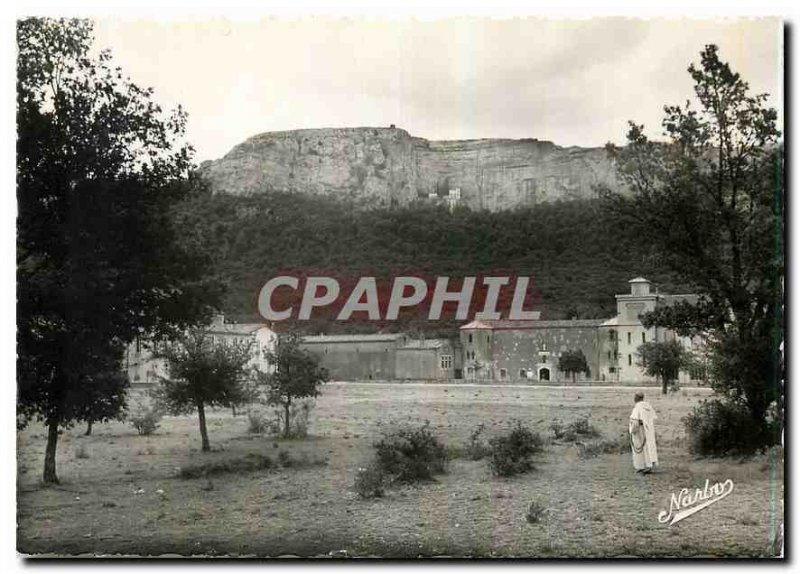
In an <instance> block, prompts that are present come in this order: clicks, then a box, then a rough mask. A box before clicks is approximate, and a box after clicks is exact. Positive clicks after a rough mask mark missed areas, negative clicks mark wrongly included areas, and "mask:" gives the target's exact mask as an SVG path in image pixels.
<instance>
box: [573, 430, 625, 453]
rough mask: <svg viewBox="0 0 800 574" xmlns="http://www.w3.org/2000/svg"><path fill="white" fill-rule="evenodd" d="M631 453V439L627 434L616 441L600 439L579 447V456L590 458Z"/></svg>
mask: <svg viewBox="0 0 800 574" xmlns="http://www.w3.org/2000/svg"><path fill="white" fill-rule="evenodd" d="M630 451H631V439H630V436H629V435H628V433H627V432H624V433H621V434H620V435H619V436H618V437H617V438H616V439H600V440H593V441H590V442H587V443H584V444H583V445H582V446H581V447H580V456H581V457H583V458H592V457H595V456H599V455H601V454H625V453H628V452H630Z"/></svg>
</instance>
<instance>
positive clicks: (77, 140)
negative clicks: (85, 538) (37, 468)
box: [16, 18, 217, 483]
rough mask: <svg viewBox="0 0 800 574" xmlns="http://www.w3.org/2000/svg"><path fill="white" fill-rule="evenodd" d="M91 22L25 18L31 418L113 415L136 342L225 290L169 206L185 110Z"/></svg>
mask: <svg viewBox="0 0 800 574" xmlns="http://www.w3.org/2000/svg"><path fill="white" fill-rule="evenodd" d="M91 46H92V26H91V23H90V22H88V21H86V20H65V19H61V20H54V19H48V18H27V19H23V20H20V21H19V22H18V24H17V47H18V59H17V101H16V113H17V203H18V218H17V353H18V360H17V383H18V413H19V422H20V424H23V425H24V424H26V423H27V422H28V420H30V419H31V418H38V419H39V420H42V421H43V422H44V423H45V425H46V426H47V429H48V431H47V435H48V438H47V447H46V450H45V464H44V481H45V482H46V483H52V482H57V481H58V478H57V475H56V459H55V453H56V445H57V441H58V434H59V432H60V431H59V429H60V428H64V427H68V426H69V425H71V424H73V423H74V422H75V421H86V422H91V421H100V420H105V419H108V418H110V417H113V416H115V415H116V414H117V413H118V412H119V411H120V409H122V408H123V407H124V403H125V392H124V390H125V386H126V385H127V379H126V377H124V376H120V374H119V371H120V365H121V360H122V356H123V352H124V349H125V345H126V344H127V343H128V342H129V341H131V340H132V339H133V338H134V337H136V336H137V335H140V334H168V333H171V332H175V330H176V329H180V328H182V327H183V326H184V325H186V324H188V323H191V322H193V321H194V320H195V319H196V318H197V317H198V316H200V315H203V314H204V313H205V312H206V310H207V307H208V304H210V303H214V294H215V293H216V292H217V291H216V290H215V289H213V288H212V286H211V284H209V283H208V282H207V281H206V280H205V279H204V270H205V268H206V267H207V260H206V258H205V256H203V255H202V254H201V253H200V252H198V251H195V250H192V249H189V248H188V246H187V245H186V243H184V242H183V240H182V238H183V233H181V232H180V230H179V229H177V228H176V226H175V225H173V219H172V218H171V215H170V214H171V212H172V209H173V208H174V206H175V205H176V204H177V202H179V201H181V200H182V199H184V198H186V197H187V196H188V195H189V192H190V190H191V186H190V184H189V180H188V179H187V177H188V172H189V168H190V154H191V149H190V148H189V147H188V146H186V145H184V144H183V143H182V137H183V132H184V125H185V115H184V114H183V112H182V111H181V110H177V111H175V112H174V113H171V114H166V113H163V112H162V110H161V109H160V108H159V107H158V105H157V104H156V103H155V102H154V101H153V99H152V92H151V90H147V89H142V88H140V87H138V86H137V85H135V84H134V83H132V82H131V81H129V80H128V79H126V78H124V77H123V76H122V72H121V70H119V69H118V68H115V67H113V66H112V64H111V60H110V54H109V53H108V52H105V51H104V52H100V53H99V55H96V56H95V55H93V54H92V52H91Z"/></svg>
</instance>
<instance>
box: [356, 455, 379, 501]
mask: <svg viewBox="0 0 800 574" xmlns="http://www.w3.org/2000/svg"><path fill="white" fill-rule="evenodd" d="M384 483H385V477H384V475H383V471H382V470H381V468H380V467H379V466H378V465H377V464H375V463H374V462H372V463H370V464H368V465H367V466H366V467H362V468H359V469H358V471H357V472H356V479H355V482H354V484H353V487H354V488H355V491H356V493H357V494H358V496H359V497H360V498H380V497H382V496H383V492H384V490H383V488H384Z"/></svg>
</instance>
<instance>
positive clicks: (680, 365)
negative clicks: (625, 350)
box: [637, 339, 691, 395]
mask: <svg viewBox="0 0 800 574" xmlns="http://www.w3.org/2000/svg"><path fill="white" fill-rule="evenodd" d="M637 353H638V355H639V358H640V360H641V366H642V368H643V369H644V372H645V373H647V374H648V375H650V376H651V377H656V378H657V379H658V380H660V381H661V392H662V393H663V394H665V395H666V394H667V390H668V389H669V387H670V385H671V384H674V382H675V381H677V380H678V373H679V372H680V370H681V369H684V368H686V367H687V366H688V365H689V364H690V361H691V357H690V355H689V354H688V353H687V352H686V350H685V349H684V348H683V347H682V346H681V344H680V343H679V342H678V341H676V340H674V339H673V340H671V341H659V342H655V341H649V342H647V343H642V344H641V345H639V348H638V349H637Z"/></svg>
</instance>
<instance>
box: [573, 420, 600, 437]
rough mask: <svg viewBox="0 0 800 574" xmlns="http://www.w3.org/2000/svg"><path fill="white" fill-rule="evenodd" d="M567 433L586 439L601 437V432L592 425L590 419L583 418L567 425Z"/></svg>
mask: <svg viewBox="0 0 800 574" xmlns="http://www.w3.org/2000/svg"><path fill="white" fill-rule="evenodd" d="M567 433H572V434H576V435H582V436H585V437H595V436H600V431H598V430H597V429H596V428H595V426H594V425H593V424H592V423H591V421H590V420H589V417H581V418H578V419H575V420H574V421H572V422H571V423H569V424H568V425H567Z"/></svg>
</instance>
